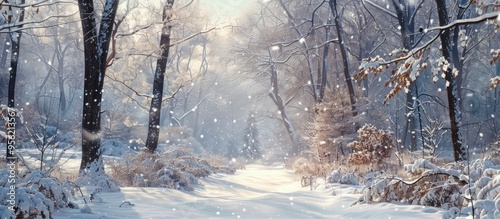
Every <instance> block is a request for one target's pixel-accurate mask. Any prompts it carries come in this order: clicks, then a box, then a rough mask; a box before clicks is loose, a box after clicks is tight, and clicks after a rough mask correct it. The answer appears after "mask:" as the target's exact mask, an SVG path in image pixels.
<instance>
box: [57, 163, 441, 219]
mask: <svg viewBox="0 0 500 219" xmlns="http://www.w3.org/2000/svg"><path fill="white" fill-rule="evenodd" d="M200 183H201V185H200V186H198V187H197V188H196V189H195V191H193V192H185V191H178V190H172V189H164V188H132V187H124V188H122V190H121V192H118V193H103V194H100V197H101V198H102V201H103V202H102V203H91V204H89V206H90V208H91V209H92V211H93V214H91V215H88V214H82V213H80V211H79V210H68V209H64V210H63V211H62V212H59V213H57V214H56V218H61V219H62V218H102V216H105V217H104V218H259V219H260V218H286V219H294V218H300V219H302V218H339V219H341V218H346V219H347V218H354V219H356V218H361V219H371V218H372V219H379V218H391V219H395V218H419V219H426V218H428V219H431V218H433V219H435V218H441V215H442V213H443V211H441V210H438V209H436V208H429V207H423V206H415V205H397V204H389V203H381V204H373V205H366V204H363V205H356V206H353V207H350V205H351V204H352V203H353V202H354V201H355V200H356V199H357V198H358V197H359V194H353V191H354V190H355V188H354V187H352V186H346V185H338V184H337V185H335V186H333V190H334V191H335V194H336V195H335V196H333V195H331V194H332V188H329V189H325V188H324V185H320V186H318V188H317V190H314V191H310V189H309V187H302V186H301V185H300V182H298V181H296V180H294V177H293V173H292V172H291V171H290V170H286V169H285V168H283V167H271V166H264V165H248V166H247V167H246V169H244V170H239V171H238V172H237V173H236V174H235V175H223V174H217V175H212V176H210V177H208V178H205V179H202V180H200ZM123 201H130V202H132V203H134V206H127V207H121V208H120V207H119V205H120V204H121V203H122V202H123ZM79 204H80V206H83V204H82V203H81V202H79Z"/></svg>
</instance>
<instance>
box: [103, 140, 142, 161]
mask: <svg viewBox="0 0 500 219" xmlns="http://www.w3.org/2000/svg"><path fill="white" fill-rule="evenodd" d="M101 150H102V154H103V155H107V156H114V157H122V156H123V155H125V154H131V153H135V151H134V150H133V149H131V148H130V147H129V146H127V145H125V144H123V143H122V142H121V141H117V140H108V139H103V140H102V149H101Z"/></svg>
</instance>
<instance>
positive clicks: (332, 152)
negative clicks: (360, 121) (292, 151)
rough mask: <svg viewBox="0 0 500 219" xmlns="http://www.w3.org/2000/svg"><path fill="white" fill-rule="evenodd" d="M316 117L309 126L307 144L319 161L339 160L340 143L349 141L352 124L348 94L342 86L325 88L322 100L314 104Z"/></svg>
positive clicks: (340, 153)
mask: <svg viewBox="0 0 500 219" xmlns="http://www.w3.org/2000/svg"><path fill="white" fill-rule="evenodd" d="M315 110H316V113H317V114H316V117H315V119H314V122H313V123H312V124H311V126H310V127H309V129H310V130H309V138H308V140H309V142H310V143H309V145H310V146H311V151H312V152H313V153H314V154H315V155H316V158H317V159H318V160H319V161H320V162H332V161H340V160H339V159H340V158H341V157H342V155H345V154H346V153H347V152H346V151H344V149H345V148H344V147H343V146H342V144H343V143H344V142H349V141H350V140H351V139H352V138H351V135H352V134H353V133H354V124H353V117H352V110H351V103H350V102H349V94H348V92H347V91H346V90H345V89H343V88H335V89H331V90H327V91H326V93H325V99H324V101H323V102H321V103H318V104H316V107H315Z"/></svg>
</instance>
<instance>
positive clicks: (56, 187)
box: [22, 171, 70, 208]
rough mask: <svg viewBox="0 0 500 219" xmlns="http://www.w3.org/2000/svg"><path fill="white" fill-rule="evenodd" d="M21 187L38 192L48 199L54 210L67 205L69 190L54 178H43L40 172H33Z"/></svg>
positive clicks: (42, 173)
mask: <svg viewBox="0 0 500 219" xmlns="http://www.w3.org/2000/svg"><path fill="white" fill-rule="evenodd" d="M22 186H23V187H26V188H30V189H33V190H35V191H39V192H40V193H42V194H43V195H44V196H45V197H46V198H48V199H50V200H51V201H52V203H53V204H54V206H55V207H56V208H66V207H68V204H69V198H70V193H69V189H68V188H66V187H65V186H64V184H63V183H61V182H59V181H58V180H57V179H55V178H51V177H46V176H44V172H42V171H34V172H32V173H30V174H28V175H27V176H26V177H25V178H24V180H23V184H22Z"/></svg>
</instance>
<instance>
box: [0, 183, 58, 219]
mask: <svg viewBox="0 0 500 219" xmlns="http://www.w3.org/2000/svg"><path fill="white" fill-rule="evenodd" d="M9 192H10V189H8V188H5V187H0V203H2V204H4V205H7V203H8V201H9V200H8V199H7V198H9V197H10V196H9V195H8V193H9ZM15 194H16V195H15V202H16V205H15V206H14V214H15V215H16V216H15V218H16V219H17V218H52V212H53V211H54V204H53V203H52V201H51V200H50V199H48V198H47V197H45V196H44V195H43V194H42V193H40V192H38V191H36V190H34V189H30V188H25V187H23V188H17V189H15ZM7 210H9V209H7ZM9 211H10V210H9ZM3 214H6V215H8V216H9V217H7V218H12V219H13V218H14V217H12V214H10V215H9V214H8V213H3ZM2 218H3V217H2Z"/></svg>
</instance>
